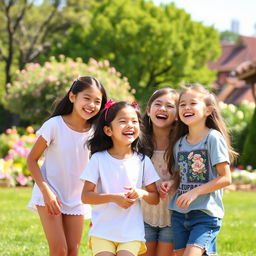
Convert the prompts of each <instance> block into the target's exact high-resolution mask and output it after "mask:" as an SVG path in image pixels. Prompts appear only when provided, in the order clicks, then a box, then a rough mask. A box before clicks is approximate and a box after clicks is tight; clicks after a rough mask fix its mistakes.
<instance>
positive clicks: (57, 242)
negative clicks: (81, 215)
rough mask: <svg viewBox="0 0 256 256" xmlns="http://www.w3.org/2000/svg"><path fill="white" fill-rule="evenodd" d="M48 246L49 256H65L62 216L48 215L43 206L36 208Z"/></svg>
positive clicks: (65, 246) (65, 244) (65, 245)
mask: <svg viewBox="0 0 256 256" xmlns="http://www.w3.org/2000/svg"><path fill="white" fill-rule="evenodd" d="M37 210H38V213H39V216H40V219H41V223H42V225H43V229H44V233H45V235H46V239H47V241H48V245H49V251H50V252H49V255H50V256H66V255H67V243H66V238H65V233H64V229H63V223H62V215H58V216H56V215H49V213H48V211H47V209H46V207H45V206H37Z"/></svg>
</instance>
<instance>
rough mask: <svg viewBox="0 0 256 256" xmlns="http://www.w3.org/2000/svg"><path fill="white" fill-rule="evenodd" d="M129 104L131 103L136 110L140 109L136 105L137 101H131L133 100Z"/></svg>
mask: <svg viewBox="0 0 256 256" xmlns="http://www.w3.org/2000/svg"><path fill="white" fill-rule="evenodd" d="M131 105H132V106H133V107H135V108H136V109H137V110H140V107H139V105H138V103H137V102H136V101H133V102H132V103H131Z"/></svg>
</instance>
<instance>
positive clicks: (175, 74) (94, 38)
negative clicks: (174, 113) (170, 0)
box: [53, 0, 220, 98]
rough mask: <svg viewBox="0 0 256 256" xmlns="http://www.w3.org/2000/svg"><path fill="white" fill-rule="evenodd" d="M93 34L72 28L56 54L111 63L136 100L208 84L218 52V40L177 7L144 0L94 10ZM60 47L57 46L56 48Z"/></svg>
mask: <svg viewBox="0 0 256 256" xmlns="http://www.w3.org/2000/svg"><path fill="white" fill-rule="evenodd" d="M90 13H91V21H90V26H89V29H84V28H83V27H82V26H80V25H74V26H72V27H71V28H70V30H69V33H70V34H69V37H66V38H64V40H63V41H62V42H61V43H60V44H59V47H58V48H55V49H54V51H53V52H55V53H58V54H59V53H63V54H65V55H67V56H70V57H73V58H74V57H77V55H78V54H79V56H80V57H82V58H83V59H84V61H87V60H88V59H89V58H90V57H93V58H96V59H109V60H110V62H111V65H112V66H114V67H116V68H117V69H118V70H119V71H120V72H121V73H122V74H123V75H125V76H127V77H128V78H129V81H130V83H131V84H132V86H133V88H135V89H136V96H137V98H141V96H142V95H143V96H144V95H145V93H146V94H147V93H148V94H150V93H151V92H152V91H153V90H155V89H156V88H157V87H159V86H164V85H166V84H169V85H172V86H178V85H179V84H180V82H182V81H185V82H191V81H193V82H194V81H197V82H201V83H203V84H208V83H209V82H211V81H213V80H214V78H215V73H214V72H213V71H210V70H209V69H208V67H207V61H208V60H214V59H215V58H216V57H217V56H218V54H219V52H220V46H219V34H218V32H217V31H216V30H215V29H214V28H212V27H206V26H204V25H203V24H201V23H199V22H194V21H192V20H191V17H190V15H189V14H187V13H186V12H185V11H184V10H182V9H178V8H176V7H175V5H174V4H169V5H161V6H155V5H154V4H153V3H152V2H147V1H143V0H103V1H101V2H100V3H95V4H94V5H93V6H92V8H91V9H90ZM55 46H56V45H55Z"/></svg>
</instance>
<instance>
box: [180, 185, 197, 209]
mask: <svg viewBox="0 0 256 256" xmlns="http://www.w3.org/2000/svg"><path fill="white" fill-rule="evenodd" d="M197 196H198V194H197V192H196V191H195V190H193V189H192V190H190V191H188V192H186V193H184V194H182V195H180V196H179V197H178V199H177V201H176V205H177V207H179V208H181V209H183V210H186V209H188V207H189V205H190V204H191V203H192V202H193V201H194V200H195V199H196V198H197Z"/></svg>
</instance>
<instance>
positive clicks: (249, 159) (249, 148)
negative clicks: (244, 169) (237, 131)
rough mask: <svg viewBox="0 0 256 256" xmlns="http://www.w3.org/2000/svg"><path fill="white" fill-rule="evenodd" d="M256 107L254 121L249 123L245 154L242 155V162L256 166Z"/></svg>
mask: <svg viewBox="0 0 256 256" xmlns="http://www.w3.org/2000/svg"><path fill="white" fill-rule="evenodd" d="M255 125H256V108H255V109H254V114H253V117H252V121H251V123H250V125H249V131H248V135H247V136H246V140H245V142H244V149H243V154H242V155H241V163H242V164H243V165H244V166H247V165H251V166H253V168H256V158H255V157H254V155H255V144H256V129H255Z"/></svg>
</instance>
